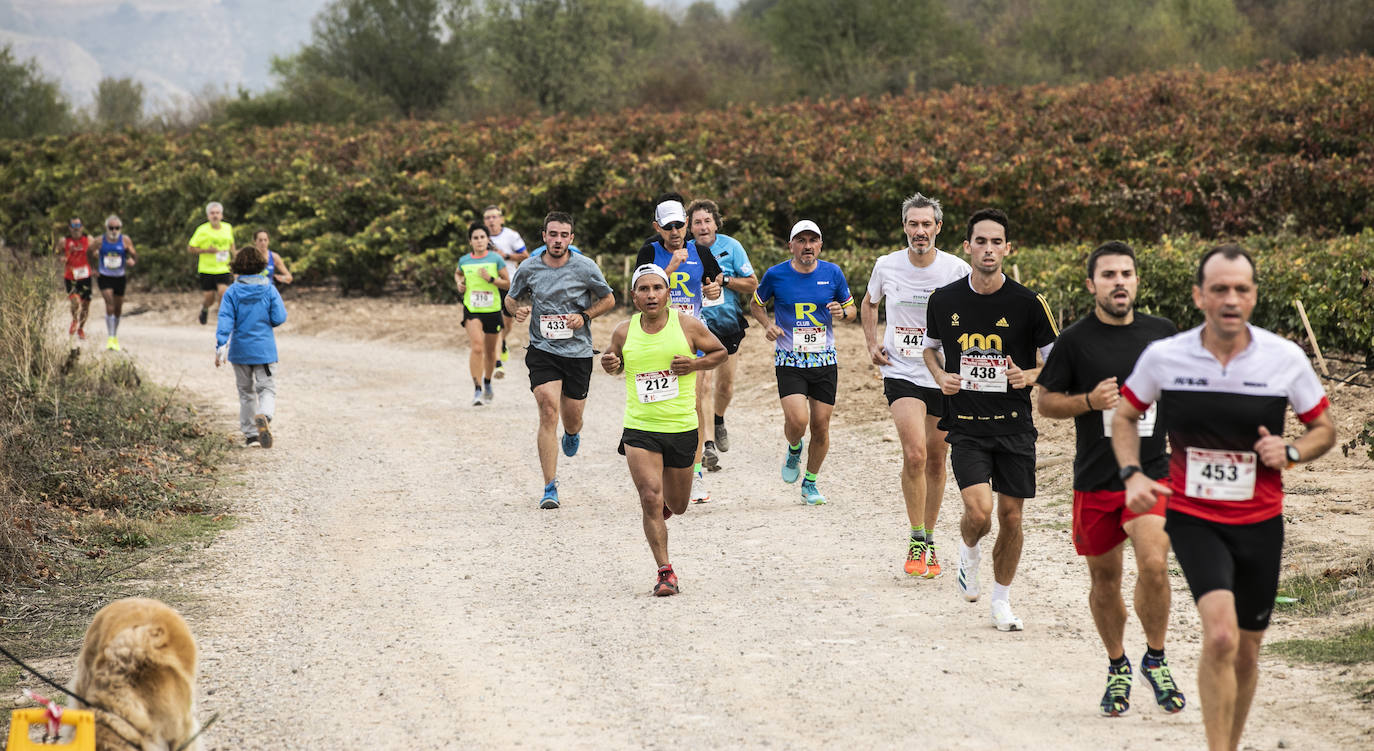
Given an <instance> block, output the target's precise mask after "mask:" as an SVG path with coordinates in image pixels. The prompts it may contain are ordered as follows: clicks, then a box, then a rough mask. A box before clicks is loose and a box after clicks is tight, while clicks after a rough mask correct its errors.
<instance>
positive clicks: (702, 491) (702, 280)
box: [636, 193, 720, 503]
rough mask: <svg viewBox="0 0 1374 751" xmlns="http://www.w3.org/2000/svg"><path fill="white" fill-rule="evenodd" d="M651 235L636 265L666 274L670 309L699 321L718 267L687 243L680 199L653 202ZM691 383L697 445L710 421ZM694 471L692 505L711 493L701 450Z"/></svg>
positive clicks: (714, 291)
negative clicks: (694, 396) (693, 395)
mask: <svg viewBox="0 0 1374 751" xmlns="http://www.w3.org/2000/svg"><path fill="white" fill-rule="evenodd" d="M654 232H655V234H657V236H658V238H657V239H654V238H649V240H648V241H646V242H645V243H644V245H643V246H642V247H640V249H639V254H638V257H637V259H636V265H637V266H643V265H645V264H654V265H657V266H658V267H660V268H662V269H663V270H664V271H665V272H667V274H668V292H669V294H670V296H671V300H670V304H671V305H672V307H673V309H675V310H677V311H678V312H679V313H682V314H683V315H689V316H692V317H693V318H697V319H700V318H701V306H702V300H703V299H704V298H707V297H709V298H711V299H713V300H718V299H720V283H719V277H720V264H718V263H716V259H715V257H714V256H712V255H711V254H710V253H709V252H707V253H699V252H698V251H697V247H696V243H695V242H693V241H692V240H688V239H687V211H686V209H684V208H683V206H682V196H680V195H678V194H677V193H665V194H663V195H661V196H659V197H658V200H656V201H654ZM694 380H695V381H696V388H697V395H696V405H697V415H698V419H697V423H698V425H697V441H698V443H701V441H702V436H704V435H705V430H706V428H705V425H706V421H707V420H708V419H709V417H708V415H707V413H706V410H705V409H704V407H703V404H702V402H703V389H702V388H701V387H702V386H703V385H704V381H702V380H700V379H694ZM695 471H696V476H695V477H694V478H693V480H692V501H693V502H694V503H705V502H706V501H709V500H710V499H711V492H710V491H709V490H707V489H706V483H705V482H704V481H703V480H702V475H701V472H702V447H701V446H698V447H697V452H696V462H695Z"/></svg>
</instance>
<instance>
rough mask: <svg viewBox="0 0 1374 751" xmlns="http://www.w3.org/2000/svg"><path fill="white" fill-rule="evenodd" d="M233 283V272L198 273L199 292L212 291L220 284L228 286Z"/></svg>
mask: <svg viewBox="0 0 1374 751" xmlns="http://www.w3.org/2000/svg"><path fill="white" fill-rule="evenodd" d="M233 283H234V275H233V274H200V291H201V292H214V291H215V290H216V289H217V288H219V287H220V286H225V287H228V286H229V285H231V284H233Z"/></svg>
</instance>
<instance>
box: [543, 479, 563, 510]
mask: <svg viewBox="0 0 1374 751" xmlns="http://www.w3.org/2000/svg"><path fill="white" fill-rule="evenodd" d="M539 508H543V509H550V508H558V481H557V480H551V481H549V484H548V485H545V486H544V497H543V498H541V499H539Z"/></svg>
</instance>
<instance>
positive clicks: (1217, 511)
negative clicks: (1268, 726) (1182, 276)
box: [1112, 245, 1336, 751]
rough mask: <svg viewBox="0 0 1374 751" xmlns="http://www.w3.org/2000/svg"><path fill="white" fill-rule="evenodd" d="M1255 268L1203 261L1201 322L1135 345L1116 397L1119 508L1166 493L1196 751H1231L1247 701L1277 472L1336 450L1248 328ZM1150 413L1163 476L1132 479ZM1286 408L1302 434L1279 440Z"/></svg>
mask: <svg viewBox="0 0 1374 751" xmlns="http://www.w3.org/2000/svg"><path fill="white" fill-rule="evenodd" d="M1257 299H1258V294H1257V285H1256V284H1255V263H1254V260H1253V259H1252V258H1251V257H1250V254H1249V253H1247V252H1246V251H1245V250H1244V249H1242V248H1241V247H1240V246H1238V245H1222V246H1219V247H1216V248H1213V249H1211V250H1209V251H1207V253H1205V254H1204V255H1203V256H1202V261H1201V263H1199V264H1198V271H1197V283H1196V284H1195V285H1194V286H1193V303H1194V304H1195V305H1196V306H1197V307H1198V309H1200V310H1201V311H1202V314H1203V323H1202V325H1201V326H1198V327H1197V328H1193V329H1189V330H1188V331H1185V332H1183V333H1181V334H1176V335H1174V336H1172V337H1170V338H1168V339H1164V340H1162V341H1158V342H1155V343H1153V344H1151V345H1150V346H1149V347H1148V348H1146V350H1145V352H1144V353H1143V354H1141V356H1140V360H1139V361H1138V362H1136V365H1135V369H1134V370H1133V371H1131V375H1130V376H1129V377H1128V378H1127V379H1126V385H1125V387H1124V388H1123V389H1122V390H1121V395H1122V396H1123V397H1124V399H1123V400H1122V401H1121V404H1120V406H1118V407H1117V409H1116V415H1115V417H1113V419H1112V448H1113V450H1114V451H1115V453H1116V460H1117V462H1118V463H1119V464H1120V465H1121V472H1120V477H1121V478H1122V479H1123V480H1124V481H1125V484H1126V505H1127V507H1128V508H1129V509H1130V510H1131V511H1132V512H1134V513H1138V514H1139V513H1145V512H1146V511H1148V510H1149V509H1151V508H1153V507H1154V506H1155V504H1156V503H1157V502H1158V500H1157V496H1168V498H1169V500H1168V511H1167V512H1166V513H1165V519H1166V521H1165V526H1164V528H1165V531H1166V532H1168V533H1169V537H1170V539H1171V540H1172V542H1173V547H1174V556H1175V557H1176V558H1177V559H1178V563H1179V566H1180V567H1181V568H1182V569H1183V576H1184V577H1185V578H1186V579H1187V580H1188V588H1189V589H1190V590H1192V593H1193V600H1194V601H1195V602H1196V604H1197V611H1198V615H1199V616H1200V617H1201V620H1202V657H1201V659H1200V660H1199V661H1198V679H1197V683H1198V694H1199V696H1200V697H1201V701H1202V724H1203V726H1204V727H1205V728H1206V732H1207V746H1208V748H1210V749H1213V751H1219V750H1220V749H1236V748H1239V747H1240V739H1241V734H1242V733H1243V731H1244V730H1245V718H1246V715H1248V714H1249V712H1250V703H1251V701H1252V700H1253V699H1254V697H1255V684H1256V681H1257V679H1258V677H1259V664H1258V659H1259V649H1260V643H1261V642H1262V641H1263V640H1264V631H1265V629H1266V628H1268V627H1269V615H1270V612H1271V611H1272V610H1273V607H1274V595H1275V594H1276V593H1277V592H1278V585H1279V564H1280V557H1281V555H1282V552H1283V470H1284V469H1288V468H1291V467H1292V466H1294V465H1295V464H1297V463H1298V462H1309V461H1312V460H1314V459H1316V458H1317V457H1319V456H1321V455H1322V454H1325V453H1326V452H1327V451H1328V450H1330V448H1331V447H1332V446H1333V445H1335V443H1336V426H1335V423H1334V422H1333V421H1332V419H1331V412H1330V410H1329V409H1328V408H1329V407H1330V402H1329V401H1327V398H1326V393H1325V392H1324V390H1323V389H1322V385H1321V381H1319V380H1318V379H1317V374H1316V373H1314V372H1313V371H1312V366H1311V365H1310V364H1309V363H1308V362H1307V356H1306V355H1304V354H1303V352H1302V350H1301V349H1300V348H1298V346H1297V345H1296V344H1293V343H1292V342H1290V341H1288V340H1286V339H1283V338H1282V337H1279V336H1277V335H1275V334H1272V333H1270V332H1268V331H1266V330H1264V329H1261V328H1258V327H1255V326H1251V325H1250V314H1251V313H1252V312H1253V311H1254V309H1255V303H1256V301H1257ZM1155 403H1158V405H1159V419H1160V421H1162V422H1163V423H1164V425H1165V426H1166V427H1167V429H1168V433H1169V446H1170V448H1171V449H1172V452H1171V454H1170V458H1169V477H1168V480H1167V482H1166V483H1161V482H1157V481H1154V480H1151V479H1150V477H1149V476H1148V474H1147V473H1146V472H1144V471H1142V470H1141V452H1140V438H1139V433H1138V430H1137V425H1138V424H1139V423H1138V421H1139V420H1140V418H1141V417H1142V415H1144V414H1145V413H1146V411H1147V408H1148V407H1150V405H1152V404H1155ZM1289 405H1291V406H1292V407H1293V411H1294V412H1295V413H1296V414H1297V416H1298V419H1299V420H1301V421H1302V422H1303V424H1304V425H1305V426H1306V428H1307V429H1306V432H1305V433H1304V434H1303V435H1302V436H1300V437H1298V438H1297V439H1296V440H1294V441H1293V442H1291V443H1285V442H1284V439H1283V423H1284V413H1285V412H1286V411H1287V407H1288V406H1289Z"/></svg>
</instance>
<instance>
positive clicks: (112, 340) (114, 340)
mask: <svg viewBox="0 0 1374 751" xmlns="http://www.w3.org/2000/svg"><path fill="white" fill-rule="evenodd" d="M110 343H111V344H113V345H114V346H113V347H111V348H110V349H113V350H114V351H116V352H119V351H120V350H122V349H124V348H123V347H121V346H119V337H117V336H112V337H110Z"/></svg>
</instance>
